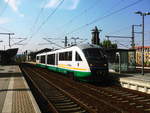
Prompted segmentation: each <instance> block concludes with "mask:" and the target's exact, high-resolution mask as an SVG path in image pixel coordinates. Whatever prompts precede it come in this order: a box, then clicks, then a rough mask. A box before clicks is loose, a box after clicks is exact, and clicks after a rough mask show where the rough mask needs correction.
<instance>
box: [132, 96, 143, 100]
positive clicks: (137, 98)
mask: <svg viewBox="0 0 150 113" xmlns="http://www.w3.org/2000/svg"><path fill="white" fill-rule="evenodd" d="M144 98H145V97H136V98H133V100H141V99H144Z"/></svg>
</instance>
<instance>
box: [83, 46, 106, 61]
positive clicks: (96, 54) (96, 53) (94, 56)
mask: <svg viewBox="0 0 150 113" xmlns="http://www.w3.org/2000/svg"><path fill="white" fill-rule="evenodd" d="M83 52H84V54H85V57H86V58H87V59H90V60H99V59H103V58H104V53H103V51H102V50H101V49H99V48H88V49H84V50H83Z"/></svg>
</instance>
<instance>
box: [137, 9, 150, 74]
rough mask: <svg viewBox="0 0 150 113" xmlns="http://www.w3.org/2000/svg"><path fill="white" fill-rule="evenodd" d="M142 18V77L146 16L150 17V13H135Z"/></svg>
mask: <svg viewBox="0 0 150 113" xmlns="http://www.w3.org/2000/svg"><path fill="white" fill-rule="evenodd" d="M135 14H139V15H140V16H142V75H144V16H146V15H150V12H146V13H143V12H141V11H137V12H135Z"/></svg>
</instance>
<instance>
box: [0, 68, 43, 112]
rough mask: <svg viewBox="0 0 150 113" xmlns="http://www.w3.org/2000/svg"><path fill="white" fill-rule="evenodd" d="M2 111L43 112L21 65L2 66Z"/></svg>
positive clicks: (0, 73)
mask: <svg viewBox="0 0 150 113" xmlns="http://www.w3.org/2000/svg"><path fill="white" fill-rule="evenodd" d="M0 113H41V111H40V109H39V107H38V105H37V103H36V101H35V99H34V97H33V95H32V93H31V90H30V88H29V86H28V84H27V82H26V80H25V79H24V77H23V76H22V73H21V71H20V68H19V66H16V65H12V66H0Z"/></svg>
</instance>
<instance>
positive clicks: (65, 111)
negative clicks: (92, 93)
mask: <svg viewBox="0 0 150 113" xmlns="http://www.w3.org/2000/svg"><path fill="white" fill-rule="evenodd" d="M82 110H83V109H82V108H81V107H79V106H78V107H74V108H61V109H59V111H60V112H64V113H67V112H68V113H70V112H79V113H80V111H82Z"/></svg>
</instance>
